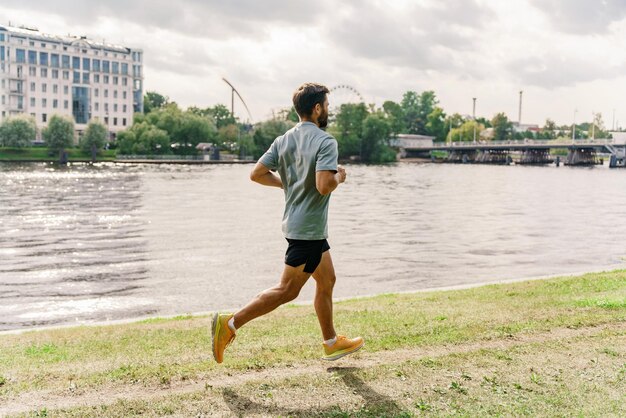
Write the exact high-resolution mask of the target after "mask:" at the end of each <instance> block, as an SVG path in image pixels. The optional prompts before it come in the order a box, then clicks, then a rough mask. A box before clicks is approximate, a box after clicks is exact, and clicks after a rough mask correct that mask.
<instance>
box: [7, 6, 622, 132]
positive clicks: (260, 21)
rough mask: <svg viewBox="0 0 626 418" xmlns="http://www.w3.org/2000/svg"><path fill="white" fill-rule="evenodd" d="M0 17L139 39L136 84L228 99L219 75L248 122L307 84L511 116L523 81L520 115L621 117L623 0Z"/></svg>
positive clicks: (13, 13) (28, 9) (47, 10)
mask: <svg viewBox="0 0 626 418" xmlns="http://www.w3.org/2000/svg"><path fill="white" fill-rule="evenodd" d="M0 16H4V19H5V22H4V23H6V21H8V20H11V21H12V22H13V23H14V24H15V23H23V24H28V25H34V26H38V27H39V28H40V29H41V30H42V31H44V32H49V33H54V34H67V33H72V34H75V35H87V36H89V37H91V38H94V39H98V40H100V39H103V38H105V39H106V40H107V41H108V42H112V43H119V44H123V45H127V46H132V47H140V48H143V49H144V51H145V66H146V68H145V77H146V80H145V86H146V88H147V89H149V90H156V91H159V92H162V93H164V94H166V95H168V96H170V98H171V99H173V100H175V101H177V102H179V103H180V104H181V105H183V106H188V105H198V106H209V105H214V104H216V103H225V104H230V89H229V87H228V86H226V85H225V83H223V81H222V80H221V78H222V77H226V78H228V79H229V80H230V81H231V82H233V83H234V84H235V86H236V87H237V88H238V90H239V91H240V93H241V94H242V96H243V97H244V99H245V100H246V102H247V103H248V105H249V107H250V108H251V110H252V113H253V115H254V116H255V118H256V119H257V120H259V119H262V118H265V117H267V116H269V115H270V114H271V111H272V109H276V108H279V107H283V106H289V105H290V98H291V93H292V92H293V90H294V89H295V88H296V87H297V85H298V84H300V83H302V82H304V81H317V82H321V83H325V84H328V85H329V86H333V85H337V84H349V85H352V86H354V87H355V88H357V89H358V90H359V91H360V92H361V93H362V95H363V96H364V97H365V98H366V100H367V101H368V102H371V101H376V102H377V103H378V104H382V102H383V101H384V100H387V99H391V100H400V98H401V95H402V93H403V92H405V91H406V90H409V89H411V90H416V91H422V90H426V89H428V90H435V92H436V93H437V95H438V97H439V98H440V102H441V105H442V106H443V107H444V108H445V110H446V111H448V112H459V113H469V112H471V98H472V97H478V107H477V111H478V114H479V115H484V116H486V117H491V116H492V115H493V114H495V113H496V112H499V111H505V112H507V113H508V114H509V116H510V117H512V118H513V119H516V118H517V92H518V91H519V90H524V91H525V109H524V120H525V121H527V122H532V121H535V122H538V123H543V121H544V120H545V119H546V118H547V117H551V118H553V119H556V120H557V122H559V123H569V121H571V117H572V115H573V109H574V107H577V108H579V109H580V114H581V115H583V114H585V112H586V113H589V114H590V113H591V110H595V111H603V112H604V114H605V115H608V114H609V113H612V109H613V108H614V107H615V108H617V109H618V110H617V115H618V116H617V117H618V119H621V120H624V121H626V109H624V110H620V107H619V93H620V92H621V91H623V90H624V88H626V80H625V79H624V77H621V74H622V72H623V69H624V66H625V65H626V52H623V51H622V50H621V49H618V48H616V45H621V42H622V40H623V39H624V36H626V21H625V20H624V18H625V17H626V3H624V2H623V1H622V0H604V1H599V2H593V1H585V0H573V1H565V0H548V1H539V0H508V1H506V2H501V1H497V0H472V1H466V0H440V1H436V0H415V1H408V0H402V1H401V0H398V1H394V2H384V1H382V0H363V1H357V0H348V1H343V2H331V1H330V0H321V1H320V2H318V3H314V4H312V3H310V2H304V1H301V0H298V1H287V0H285V1H280V0H270V1H263V2H259V1H254V0H236V1H217V0H213V1H200V0H182V1H179V2H169V1H165V0H158V1H148V0H125V1H121V0H109V1H105V2H103V1H100V2H95V1H83V2H78V3H77V2H74V1H68V0H61V1H57V2H48V1H41V0H35V1H30V2H22V1H18V0H4V1H3V2H2V5H0ZM591 102H593V103H594V104H593V106H594V109H589V111H588V112H587V111H586V110H584V109H585V107H586V103H591ZM235 106H236V108H239V109H241V110H243V109H242V107H241V106H240V105H238V104H236V105H235ZM622 113H623V114H622ZM239 114H240V116H241V117H243V118H245V114H244V113H239ZM620 115H621V116H620Z"/></svg>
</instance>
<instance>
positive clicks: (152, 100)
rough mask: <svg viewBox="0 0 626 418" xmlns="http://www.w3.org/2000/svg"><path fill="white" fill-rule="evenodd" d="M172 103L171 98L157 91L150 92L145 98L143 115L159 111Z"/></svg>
mask: <svg viewBox="0 0 626 418" xmlns="http://www.w3.org/2000/svg"><path fill="white" fill-rule="evenodd" d="M169 102H170V98H169V97H167V96H164V95H162V94H160V93H157V92H156V91H148V92H146V94H145V95H144V96H143V113H146V114H147V113H150V112H152V111H153V110H158V109H161V108H162V107H164V106H165V105H167V104H168V103H169Z"/></svg>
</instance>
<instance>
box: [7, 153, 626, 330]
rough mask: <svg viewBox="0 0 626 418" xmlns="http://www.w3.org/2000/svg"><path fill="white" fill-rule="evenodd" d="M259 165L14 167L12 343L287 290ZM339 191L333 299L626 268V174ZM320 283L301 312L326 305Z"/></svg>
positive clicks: (451, 170) (475, 175) (394, 177)
mask: <svg viewBox="0 0 626 418" xmlns="http://www.w3.org/2000/svg"><path fill="white" fill-rule="evenodd" d="M250 169H251V166H249V165H201V166H192V165H114V164H98V165H95V166H91V165H72V166H70V167H56V166H54V165H49V164H6V163H5V164H3V163H0V330H10V329H23V328H28V327H35V326H47V325H60V324H75V323H85V322H92V321H105V320H117V319H128V318H139V317H144V316H153V315H173V314H184V313H193V312H205V311H211V310H216V309H220V310H221V309H232V308H236V307H238V306H240V305H242V304H243V303H245V302H246V301H248V300H249V298H250V297H252V296H254V295H255V294H256V293H258V292H259V291H261V290H263V289H265V288H267V287H269V286H271V285H273V284H274V283H275V282H276V281H277V280H278V277H279V275H280V272H281V271H282V266H283V257H284V251H285V249H286V242H285V240H284V238H283V237H282V235H281V230H280V225H281V216H282V210H283V194H282V191H281V190H279V189H274V188H266V187H262V186H259V185H256V184H254V183H252V182H250V181H249V179H248V172H249V170H250ZM347 171H348V181H347V182H346V183H345V184H344V185H342V186H340V188H339V189H338V190H337V191H336V192H334V193H333V196H332V199H331V207H330V223H329V231H330V238H329V242H330V245H331V247H332V250H331V251H332V255H333V259H334V262H335V269H336V272H337V278H338V281H337V285H336V288H335V296H337V297H350V296H360V295H370V294H377V293H387V292H399V291H415V290H419V289H425V288H436V287H449V286H456V285H467V284H474V283H486V282H494V281H501V280H508V279H520V278H526V277H536V276H544V275H552V274H561V273H575V272H582V271H590V270H597V269H600V268H605V267H619V266H623V265H624V264H623V263H624V262H625V260H626V245H625V244H626V171H624V170H619V169H608V168H607V167H606V166H603V167H593V168H573V167H558V168H557V167H554V166H548V167H522V166H487V165H441V164H429V163H426V164H416V163H399V164H396V165H390V166H359V165H352V166H348V167H347ZM313 292H314V283H313V281H311V282H310V283H308V284H307V285H306V286H305V288H304V289H303V291H302V293H301V295H300V297H299V299H298V300H299V301H309V300H311V299H312V297H313Z"/></svg>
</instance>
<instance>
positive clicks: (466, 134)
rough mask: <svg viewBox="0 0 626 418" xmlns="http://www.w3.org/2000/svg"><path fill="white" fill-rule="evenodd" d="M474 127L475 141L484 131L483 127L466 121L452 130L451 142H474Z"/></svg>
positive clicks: (474, 122) (471, 121)
mask: <svg viewBox="0 0 626 418" xmlns="http://www.w3.org/2000/svg"><path fill="white" fill-rule="evenodd" d="M474 127H476V140H477V141H478V138H480V133H481V132H482V131H484V130H485V126H484V125H482V124H479V123H478V122H476V121H473V120H467V121H465V122H463V124H462V125H461V126H460V127H458V128H452V132H451V136H452V141H453V142H459V141H464V142H471V141H473V140H474Z"/></svg>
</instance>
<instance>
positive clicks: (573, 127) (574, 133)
mask: <svg viewBox="0 0 626 418" xmlns="http://www.w3.org/2000/svg"><path fill="white" fill-rule="evenodd" d="M576 113H578V109H574V123H573V124H572V142H574V140H575V139H576Z"/></svg>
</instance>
